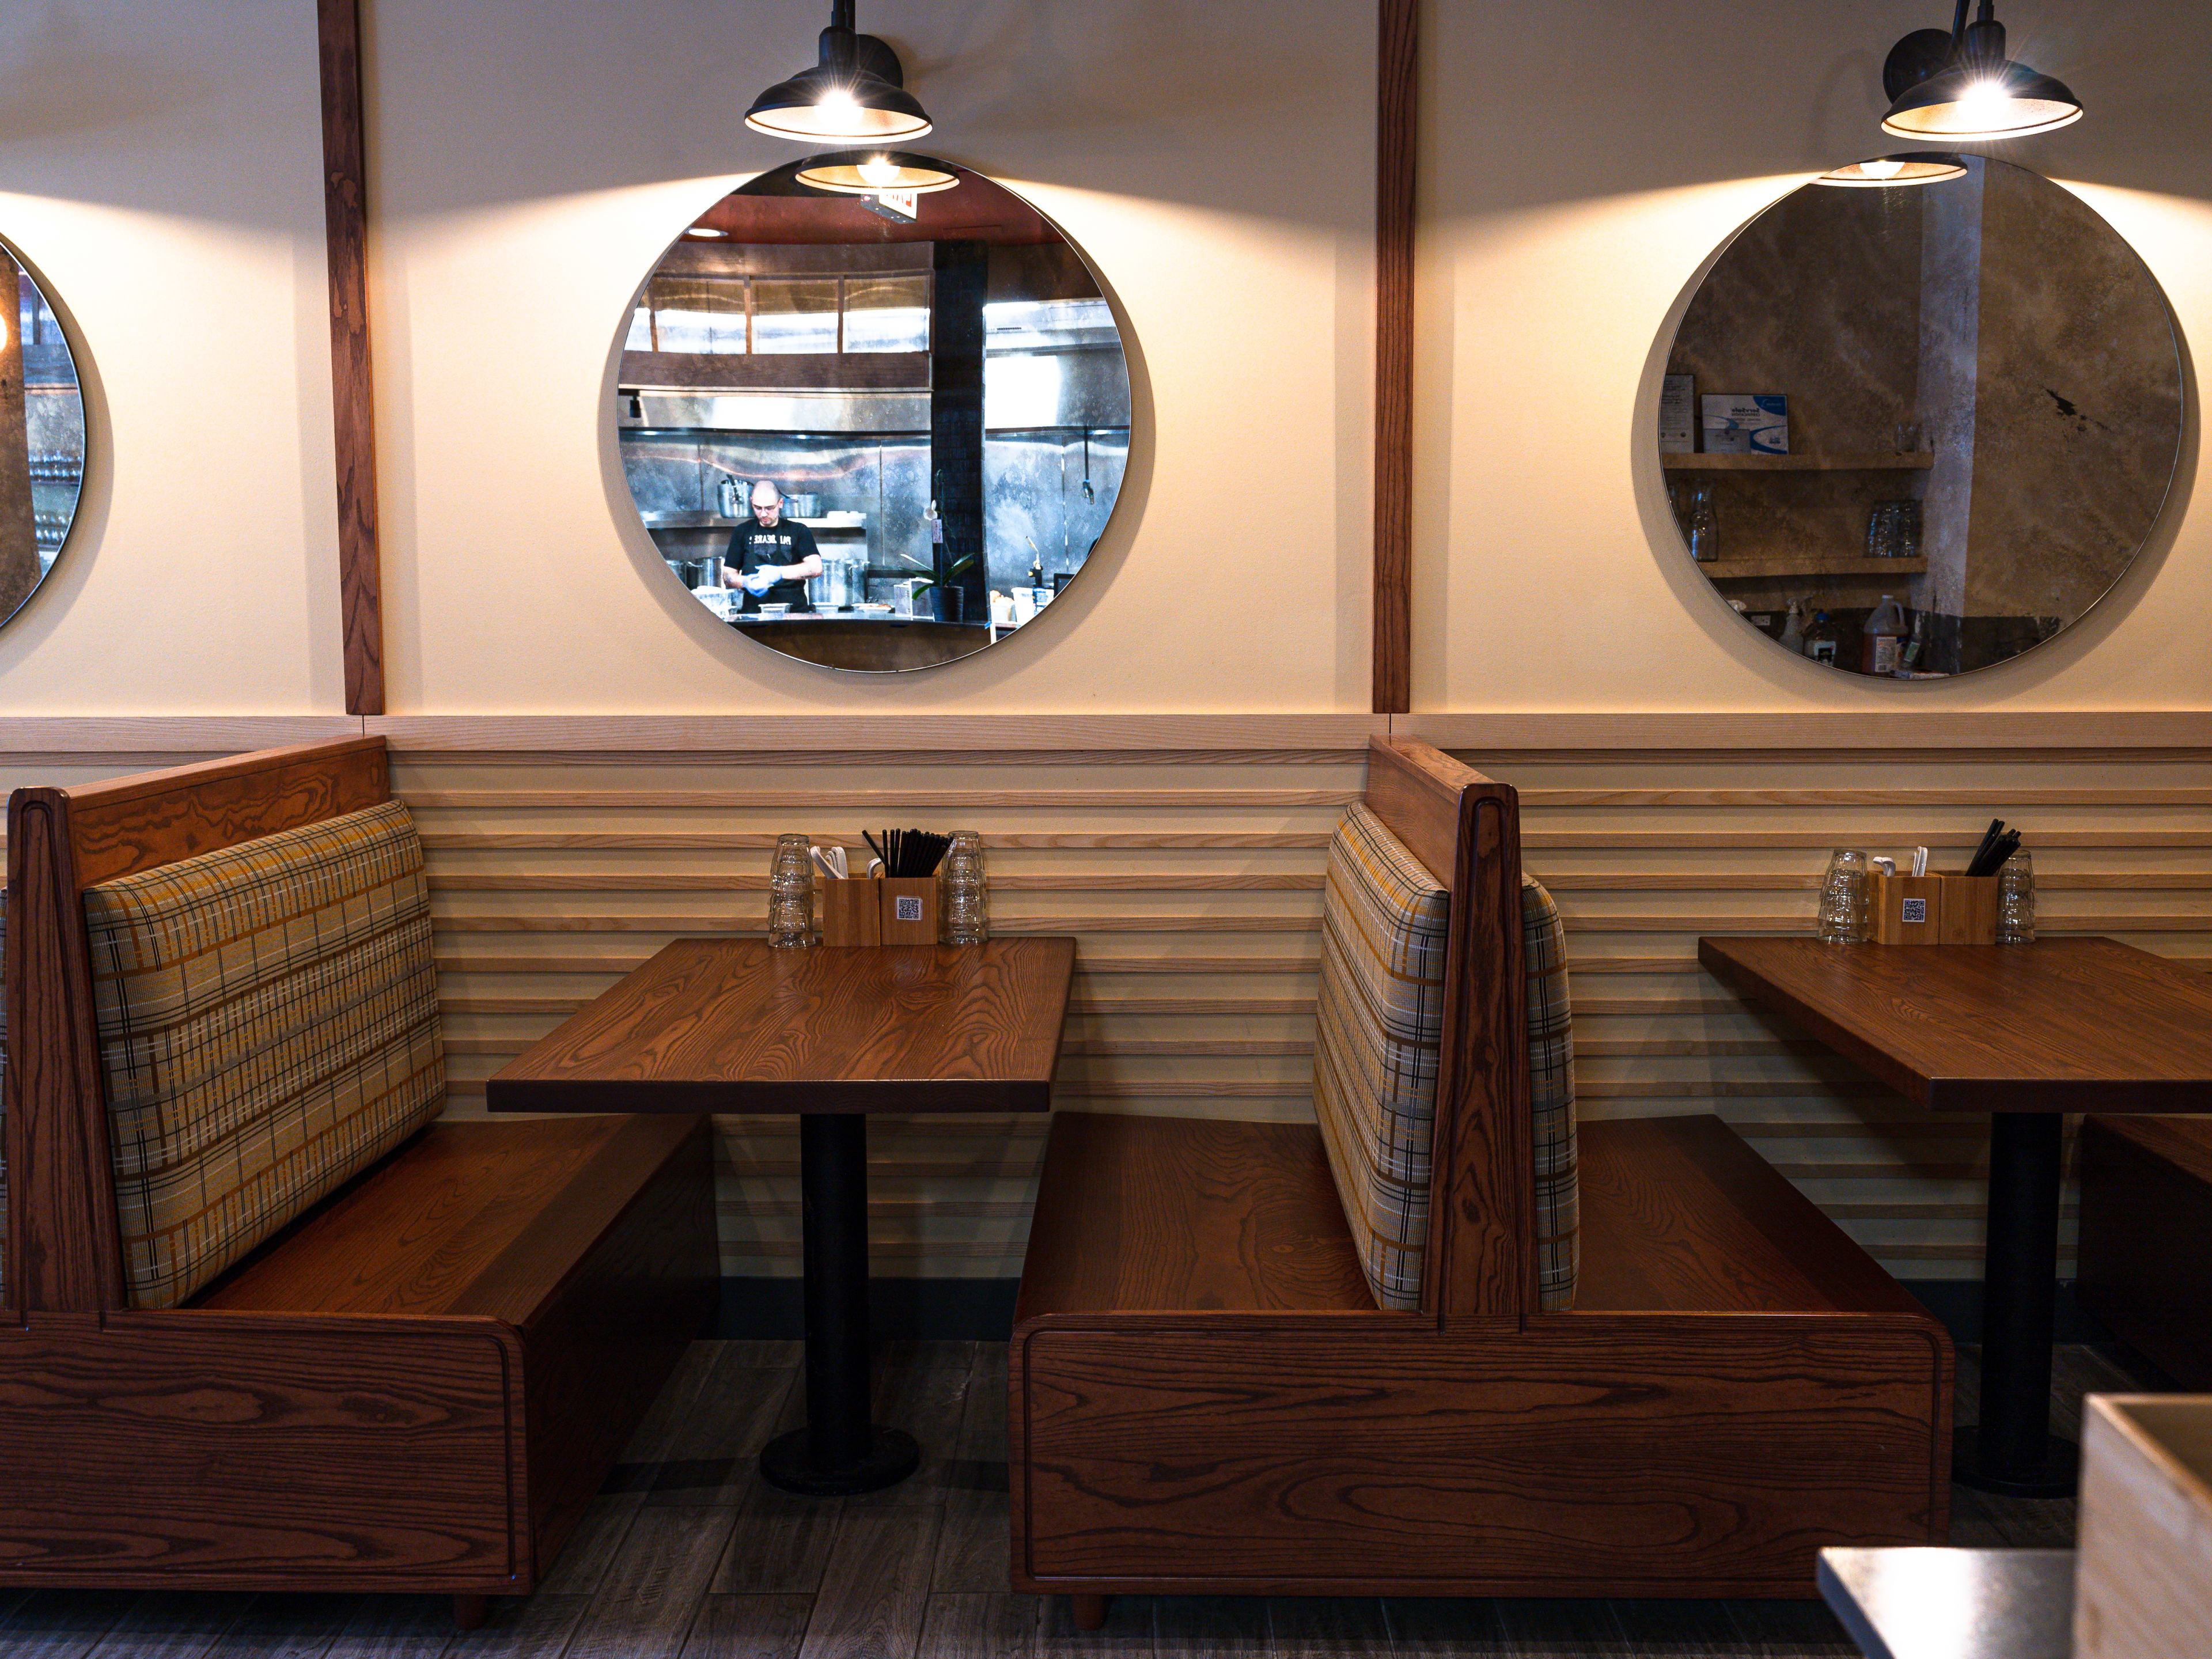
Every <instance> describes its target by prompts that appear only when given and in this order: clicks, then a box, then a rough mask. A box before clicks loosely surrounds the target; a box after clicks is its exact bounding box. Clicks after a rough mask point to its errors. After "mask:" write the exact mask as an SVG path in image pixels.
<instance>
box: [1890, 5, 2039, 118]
mask: <svg viewBox="0 0 2212 1659" xmlns="http://www.w3.org/2000/svg"><path fill="white" fill-rule="evenodd" d="M1958 15H1959V21H1958V23H1957V24H1956V25H1955V26H1954V27H1953V29H1952V32H1951V33H1950V34H1949V35H1948V37H1947V36H1945V35H1944V34H1943V33H1942V31H1941V30H1937V29H1919V30H1916V31H1915V32H1914V33H1911V34H1908V35H1906V36H1905V39H1904V40H1900V41H1899V42H1898V43H1897V46H1896V47H1895V48H1894V49H1893V51H1892V52H1890V55H1889V61H1888V62H1887V64H1885V65H1884V66H1883V70H1882V84H1883V89H1884V90H1885V91H1887V93H1888V94H1890V98H1891V100H1892V102H1891V104H1890V106H1889V112H1888V113H1887V115H1885V116H1884V117H1883V118H1882V123H1881V130H1882V131H1884V132H1887V133H1891V134H1893V135H1894V136H1896V137H1899V138H1948V139H1960V138H2018V137H2025V136H2026V135H2027V134H2028V133H2032V132H2051V131H2055V130H2056V129H2057V128H2059V127H2063V126H2070V125H2072V124H2073V123H2075V122H2076V121H2078V120H2080V119H2081V100H2080V99H2079V98H2076V97H2075V95H2074V91H2073V88H2070V87H2069V86H2068V85H2067V84H2066V83H2065V82H2063V81H2059V80H2056V79H2054V78H2053V77H2051V76H2048V75H2044V74H2040V73H2039V72H2038V71H2036V70H2032V69H2030V68H2029V67H2028V66H2027V64H2019V63H2015V62H2013V61H2012V60H2011V59H2010V58H2007V57H2006V56H2005V32H2004V25H2003V24H2002V23H2000V22H1998V21H1996V3H1995V0H1981V9H1980V13H1979V15H1978V16H1977V18H1976V19H1975V21H1974V22H1973V24H1972V27H1967V26H1966V0H1960V5H1959V14H1958Z"/></svg>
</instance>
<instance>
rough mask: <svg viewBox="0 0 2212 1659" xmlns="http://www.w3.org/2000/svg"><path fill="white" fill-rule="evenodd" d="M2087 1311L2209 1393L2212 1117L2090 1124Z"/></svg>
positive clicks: (2085, 1172) (2084, 1190) (2084, 1182)
mask: <svg viewBox="0 0 2212 1659" xmlns="http://www.w3.org/2000/svg"><path fill="white" fill-rule="evenodd" d="M2075 1166H2076V1170H2077V1171H2078V1173H2079V1175H2080V1176H2081V1245H2080V1249H2079V1261H2080V1264H2081V1265H2080V1269H2079V1277H2078V1278H2077V1279H2076V1281H2075V1287H2074V1291H2075V1297H2076V1298H2077V1299H2078V1300H2079V1301H2080V1303H2081V1307H2082V1310H2083V1311H2084V1312H2086V1313H2087V1314H2088V1315H2089V1316H2091V1317H2092V1318H2093V1319H2095V1320H2097V1321H2098V1322H2100V1323H2101V1324H2102V1325H2104V1327H2105V1328H2106V1329H2107V1330H2109V1331H2111V1332H2112V1334H2113V1335H2114V1336H2116V1337H2118V1338H2119V1340H2121V1341H2123V1342H2124V1343H2126V1344H2127V1345H2128V1346H2130V1347H2131V1348H2133V1349H2135V1350H2136V1352H2138V1353H2141V1354H2142V1355H2143V1356H2144V1357H2145V1358H2148V1359H2149V1360H2151V1361H2152V1362H2153V1363H2154V1364H2157V1365H2158V1366H2159V1368H2160V1370H2164V1371H2165V1372H2166V1374H2167V1375H2168V1376H2172V1378H2173V1380H2174V1381H2175V1382H2176V1383H2179V1384H2180V1385H2181V1386H2182V1387H2184V1388H2185V1389H2212V1118H2200V1117H2095V1116H2093V1117H2086V1118H2084V1119H2082V1121H2081V1139H2080V1141H2079V1142H2078V1143H2077V1146H2076V1149H2075Z"/></svg>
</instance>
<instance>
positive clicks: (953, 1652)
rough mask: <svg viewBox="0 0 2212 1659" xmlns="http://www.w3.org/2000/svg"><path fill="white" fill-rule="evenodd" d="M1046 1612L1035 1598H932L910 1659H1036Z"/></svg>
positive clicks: (1041, 1600) (974, 1595)
mask: <svg viewBox="0 0 2212 1659" xmlns="http://www.w3.org/2000/svg"><path fill="white" fill-rule="evenodd" d="M1048 1607H1049V1601H1048V1598H1046V1597H1044V1596H1041V1595H1005V1594H1003V1593H1001V1594H996V1595H989V1594H977V1593H974V1592H963V1593H958V1594H954V1595H932V1596H931V1597H930V1598H929V1611H928V1613H927V1617H926V1618H925V1619H924V1620H923V1621H922V1626H921V1648H920V1650H918V1651H917V1653H916V1656H915V1659H1036V1656H1038V1655H1040V1654H1042V1652H1043V1651H1044V1644H1045V1632H1044V1623H1045V1614H1046V1613H1047V1612H1048Z"/></svg>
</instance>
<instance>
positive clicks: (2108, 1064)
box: [1698, 936, 2212, 1112]
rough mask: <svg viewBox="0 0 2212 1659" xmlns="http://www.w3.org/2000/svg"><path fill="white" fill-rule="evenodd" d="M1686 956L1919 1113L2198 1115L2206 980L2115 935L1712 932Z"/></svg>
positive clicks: (2211, 1057)
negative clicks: (1830, 937) (1945, 937)
mask: <svg viewBox="0 0 2212 1659" xmlns="http://www.w3.org/2000/svg"><path fill="white" fill-rule="evenodd" d="M1698 959H1699V961H1700V962H1702V963H1704V964H1705V967H1706V968H1708V969H1711V972H1712V974H1713V975H1714V977H1716V978H1717V979H1718V980H1720V981H1721V982H1722V983H1723V984H1724V985H1727V986H1729V987H1731V988H1732V989H1734V990H1736V991H1738V992H1741V994H1743V995H1745V996H1747V997H1748V998H1750V999H1751V1000H1753V1001H1754V1002H1758V1003H1760V1004H1763V1005H1765V1006H1767V1007H1770V1008H1771V1009H1774V1010H1775V1011H1776V1012H1779V1013H1781V1014H1783V1015H1784V1016H1786V1017H1787V1018H1789V1019H1790V1021H1791V1023H1792V1024H1796V1025H1797V1026H1798V1027H1800V1028H1801V1029H1802V1030H1804V1031H1805V1032H1806V1033H1807V1034H1808V1036H1816V1037H1818V1038H1819V1039H1820V1041H1821V1042H1824V1043H1826V1045H1827V1046H1828V1047H1829V1048H1832V1049H1834V1050H1835V1051H1836V1052H1837V1053H1838V1054H1842V1055H1844V1057H1846V1058H1847V1059H1850V1060H1854V1061H1856V1062H1857V1064H1859V1065H1860V1066H1863V1067H1864V1068H1865V1069H1866V1070H1868V1071H1869V1072H1871V1073H1873V1074H1874V1075H1875V1076H1876V1077H1878V1078H1880V1079H1881V1080H1882V1081H1883V1082H1885V1083H1887V1084H1888V1085H1890V1086H1891V1087H1892V1088H1893V1089H1895V1090H1897V1091H1898V1092H1899V1093H1900V1094H1902V1095H1904V1096H1905V1097H1906V1098H1907V1099H1909V1100H1911V1101H1913V1102H1915V1103H1917V1104H1919V1105H1922V1106H1924V1107H1927V1108H1929V1109H1930V1110H1934V1111H2001V1112H2083V1111H2095V1112H2203V1111H2208V1110H2212V975H2205V974H2203V973H2202V972H2200V971H2199V970H2197V969H2196V968H2194V967H2191V966H2189V965H2187V964H2185V963H2178V962H2172V961H2169V960H2168V959H2166V957H2156V956H2153V955H2152V954H2151V953H2150V952H2149V951H2139V950H2136V948H2135V947H2134V946H2132V945H2122V944H2120V943H2119V942H2118V941H2117V940H2114V939H2039V940H2038V941H2037V942H2036V943H2034V944H2033V945H1828V944H1824V943H1822V942H1821V941H1820V940H1819V939H1812V938H1795V939H1776V938H1771V937H1735V936H1722V937H1709V938H1705V939H1699V941H1698Z"/></svg>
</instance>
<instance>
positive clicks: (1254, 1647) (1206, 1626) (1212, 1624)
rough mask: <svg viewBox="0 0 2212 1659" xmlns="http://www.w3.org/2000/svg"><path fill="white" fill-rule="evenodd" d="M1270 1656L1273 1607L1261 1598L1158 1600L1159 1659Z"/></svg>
mask: <svg viewBox="0 0 2212 1659" xmlns="http://www.w3.org/2000/svg"><path fill="white" fill-rule="evenodd" d="M1152 1652H1153V1653H1154V1654H1155V1655H1156V1656H1158V1659H1259V1656H1261V1655H1263V1654H1265V1653H1266V1652H1267V1602H1265V1601H1262V1600H1261V1599H1260V1598H1259V1597H1258V1596H1255V1595H1161V1596H1155V1597H1154V1598H1153V1600H1152Z"/></svg>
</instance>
